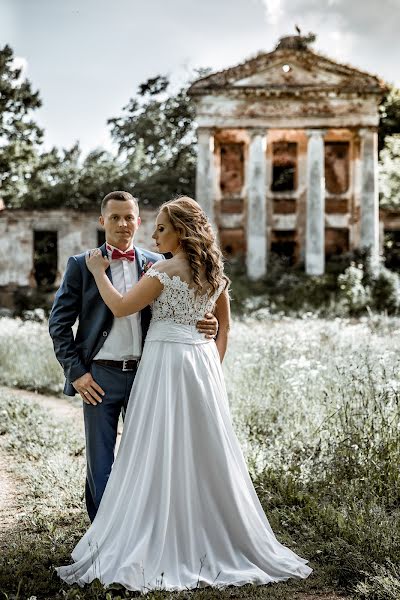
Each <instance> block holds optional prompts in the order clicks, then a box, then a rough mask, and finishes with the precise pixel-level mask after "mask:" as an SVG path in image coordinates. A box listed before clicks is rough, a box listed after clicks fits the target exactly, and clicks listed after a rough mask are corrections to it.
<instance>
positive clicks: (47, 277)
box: [33, 231, 58, 288]
mask: <svg viewBox="0 0 400 600" xmlns="http://www.w3.org/2000/svg"><path fill="white" fill-rule="evenodd" d="M57 237H58V236H57V231H35V232H34V238H33V268H34V276H35V280H36V283H37V285H38V287H41V288H49V287H51V286H52V285H54V282H55V280H56V277H57V265H58V248H57Z"/></svg>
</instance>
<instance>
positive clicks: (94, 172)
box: [18, 144, 125, 209]
mask: <svg viewBox="0 0 400 600" xmlns="http://www.w3.org/2000/svg"><path fill="white" fill-rule="evenodd" d="M30 181H31V184H30V188H29V191H28V192H27V193H25V194H23V195H22V196H20V197H19V198H18V203H19V205H20V206H23V207H24V208H54V207H57V208H58V207H65V208H75V209H77V208H83V209H85V208H86V209H90V208H94V207H95V208H98V206H99V202H100V200H101V198H103V197H104V196H105V195H106V194H107V193H108V192H110V191H112V190H113V189H121V188H122V189H124V187H125V177H124V172H123V165H121V163H120V161H118V160H117V159H116V158H115V157H114V156H113V155H112V154H110V153H109V152H106V151H105V150H100V149H98V150H94V151H93V152H91V153H90V154H88V155H87V157H86V158H85V159H84V160H82V157H81V151H80V148H79V145H78V144H75V145H74V146H73V147H72V148H71V149H69V150H65V149H64V150H57V149H56V148H53V149H52V150H50V151H49V152H42V153H40V154H37V155H36V158H35V160H34V162H33V165H32V170H31V178H30Z"/></svg>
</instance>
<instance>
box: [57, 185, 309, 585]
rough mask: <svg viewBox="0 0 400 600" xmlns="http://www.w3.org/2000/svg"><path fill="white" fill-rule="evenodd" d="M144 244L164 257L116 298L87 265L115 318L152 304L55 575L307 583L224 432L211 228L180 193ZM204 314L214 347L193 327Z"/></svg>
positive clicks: (100, 269)
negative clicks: (99, 470) (90, 500)
mask: <svg viewBox="0 0 400 600" xmlns="http://www.w3.org/2000/svg"><path fill="white" fill-rule="evenodd" d="M153 238H154V239H155V241H156V245H157V248H158V250H159V252H162V253H167V252H170V253H171V254H172V258H171V259H169V260H165V261H160V262H158V263H156V264H155V265H153V266H152V267H151V268H150V269H149V270H148V271H147V272H146V274H145V275H144V276H143V277H142V279H141V280H140V281H139V283H138V284H137V285H136V286H135V287H134V288H133V289H132V290H130V291H129V292H127V293H126V294H125V295H121V294H120V293H118V292H117V291H116V290H115V288H113V286H112V284H111V282H110V280H109V279H108V277H107V275H106V274H105V270H106V268H107V267H108V261H107V259H106V258H105V257H103V256H102V255H101V252H100V250H93V251H91V252H90V254H89V255H88V257H87V259H86V260H87V266H88V268H89V270H90V271H91V272H92V274H93V276H94V278H95V280H96V283H97V286H98V288H99V291H100V294H101V296H102V298H103V300H104V302H105V303H106V304H107V305H108V306H109V308H110V309H111V310H112V312H113V313H114V315H115V316H116V317H121V316H125V315H128V314H132V313H135V312H137V311H140V310H141V309H142V308H143V307H145V306H147V305H148V304H151V306H152V321H151V325H150V329H149V332H148V334H147V338H146V343H145V347H144V352H143V355H142V359H141V362H140V366H139V370H138V373H137V376H136V379H135V381H134V384H133V387H132V391H131V395H130V400H129V404H128V409H127V414H126V418H125V424H124V431H123V434H122V440H121V445H120V449H119V452H118V455H117V458H116V460H115V463H114V466H113V469H112V472H111V476H110V479H109V481H108V484H107V487H106V490H105V493H104V496H103V499H102V501H101V504H100V508H99V511H98V513H97V516H96V518H95V520H94V521H93V523H92V525H91V526H90V528H89V529H88V531H87V532H86V533H85V535H84V536H83V537H82V539H81V540H80V541H79V542H78V544H77V546H76V547H75V549H74V551H73V553H72V558H73V560H74V561H75V562H74V563H73V564H72V565H69V566H63V567H58V568H57V572H58V574H59V576H60V577H61V578H62V579H64V580H65V581H67V582H68V583H71V584H72V583H78V584H79V585H83V584H85V583H89V582H91V581H93V580H94V579H96V578H99V579H100V581H101V582H102V583H103V584H104V585H108V584H111V583H120V584H122V585H123V586H124V587H125V588H127V589H128V590H136V591H140V592H142V593H146V592H148V591H150V590H153V589H160V588H162V589H166V590H185V589H190V588H194V587H203V586H207V585H211V586H217V587H222V586H227V585H236V586H240V585H244V584H246V583H254V584H267V583H270V582H277V581H284V580H286V579H288V578H289V577H301V578H305V577H307V576H308V575H309V574H310V573H311V569H310V567H308V566H307V565H306V562H307V561H306V560H304V559H302V558H300V557H299V556H297V555H296V554H295V553H294V552H292V551H291V550H289V549H288V548H286V547H285V546H282V544H280V542H278V540H277V539H276V537H275V535H274V533H273V531H272V529H271V527H270V525H269V522H268V520H267V518H266V516H265V514H264V512H263V510H262V507H261V504H260V502H259V500H258V498H257V495H256V492H255V490H254V487H253V484H252V482H251V479H250V476H249V474H248V471H247V467H246V463H245V460H244V457H243V454H242V451H241V449H240V446H239V442H238V440H237V438H236V435H235V433H234V430H233V427H232V423H231V418H230V413H229V406H228V399H227V395H226V390H225V384H224V379H223V375H222V369H221V362H222V360H223V358H224V354H225V350H226V346H227V339H228V330H229V319H230V314H229V296H228V290H227V288H228V283H229V281H228V279H227V277H226V276H225V275H224V272H223V266H222V257H221V253H220V250H219V248H218V246H217V243H216V241H215V238H214V234H213V232H212V229H211V226H210V224H209V222H208V220H207V218H206V216H205V214H204V212H203V211H202V209H201V208H200V206H199V205H198V204H197V203H196V202H195V201H194V200H192V199H191V198H188V197H182V198H178V199H177V200H172V201H170V202H166V203H165V204H164V205H162V207H161V209H160V212H159V214H158V217H157V221H156V228H155V231H154V234H153ZM212 310H214V312H215V314H216V316H217V318H218V320H219V331H218V336H217V338H216V341H214V340H209V339H205V337H204V336H203V335H202V334H200V333H199V332H198V331H197V330H196V327H195V324H196V321H198V320H199V319H200V318H202V316H203V315H204V314H205V313H206V312H209V311H212Z"/></svg>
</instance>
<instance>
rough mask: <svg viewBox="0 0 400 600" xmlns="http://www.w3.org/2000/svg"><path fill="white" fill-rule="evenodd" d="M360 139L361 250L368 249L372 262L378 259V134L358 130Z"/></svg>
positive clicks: (369, 130) (371, 131) (368, 130)
mask: <svg viewBox="0 0 400 600" xmlns="http://www.w3.org/2000/svg"><path fill="white" fill-rule="evenodd" d="M360 138H361V232H360V246H361V248H369V249H370V252H371V260H372V262H375V263H376V262H377V261H378V258H379V199H378V134H377V133H376V131H373V130H372V129H360Z"/></svg>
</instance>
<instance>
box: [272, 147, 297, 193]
mask: <svg viewBox="0 0 400 600" xmlns="http://www.w3.org/2000/svg"><path fill="white" fill-rule="evenodd" d="M272 153H273V158H272V184H271V190H272V191H273V192H290V191H293V190H295V189H296V187H297V143H296V142H274V143H273V145H272Z"/></svg>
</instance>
